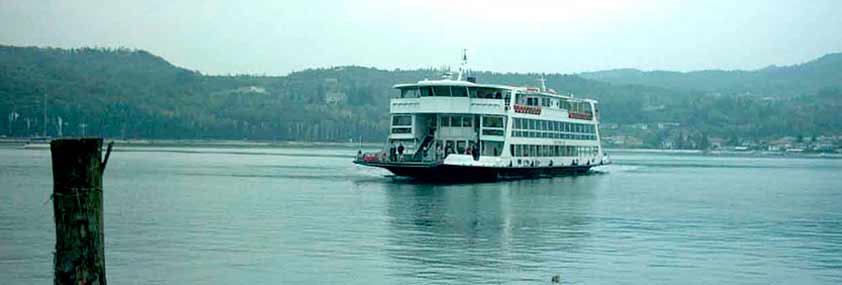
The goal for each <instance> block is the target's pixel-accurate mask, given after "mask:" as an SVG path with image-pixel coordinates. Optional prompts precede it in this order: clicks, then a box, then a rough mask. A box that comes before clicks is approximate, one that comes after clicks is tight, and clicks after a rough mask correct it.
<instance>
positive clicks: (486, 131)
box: [482, 129, 503, 136]
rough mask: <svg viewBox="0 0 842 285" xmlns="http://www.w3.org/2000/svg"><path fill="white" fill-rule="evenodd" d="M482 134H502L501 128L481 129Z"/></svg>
mask: <svg viewBox="0 0 842 285" xmlns="http://www.w3.org/2000/svg"><path fill="white" fill-rule="evenodd" d="M482 135H484V136H502V135H503V130H491V129H483V130H482Z"/></svg>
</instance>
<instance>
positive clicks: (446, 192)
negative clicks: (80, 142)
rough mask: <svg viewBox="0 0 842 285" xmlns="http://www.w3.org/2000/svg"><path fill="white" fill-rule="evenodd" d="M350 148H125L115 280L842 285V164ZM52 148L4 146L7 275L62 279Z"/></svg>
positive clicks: (108, 203) (1, 215)
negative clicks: (409, 174)
mask: <svg viewBox="0 0 842 285" xmlns="http://www.w3.org/2000/svg"><path fill="white" fill-rule="evenodd" d="M355 153H356V150H355V149H348V148H329V147H328V148H186V147H185V148H123V149H119V148H118V151H116V152H115V153H113V154H112V156H111V159H110V162H109V165H108V169H107V170H106V173H105V178H104V188H105V191H104V197H105V227H106V267H107V278H108V281H110V283H112V284H136V283H137V284H245V283H247V284H279V283H284V284H446V283H454V284H499V283H515V284H526V283H534V284H549V283H550V282H549V281H550V278H551V277H552V276H553V275H556V274H558V275H560V277H561V282H562V283H565V284H571V283H573V284H581V283H587V284H594V283H597V284H598V283H610V284H614V283H630V284H632V283H637V284H639V283H668V284H688V283H689V284H716V283H744V284H768V283H776V284H834V283H835V284H839V283H842V160H838V159H799V158H753V157H711V156H697V155H669V154H634V153H626V154H624V153H615V154H613V155H612V159H613V160H614V161H615V163H616V164H615V165H610V166H606V167H603V168H602V169H599V170H597V171H593V172H592V173H591V174H589V175H584V176H577V177H557V178H547V179H536V180H518V181H506V182H498V183H481V184H441V185H432V184H422V183H416V182H412V181H407V180H395V179H392V178H389V177H384V175H386V174H388V173H387V172H385V171H382V170H379V169H372V168H364V167H360V166H356V165H353V164H351V160H352V157H353V155H354V154H355ZM50 171H51V170H50V153H49V151H48V150H21V149H16V148H15V149H13V148H3V149H0V187H2V188H1V189H0V283H2V284H50V283H51V282H52V259H53V257H52V252H53V247H54V244H55V233H54V225H53V219H52V215H53V212H52V211H53V210H52V204H51V202H50V201H49V198H48V197H49V195H50V193H51V191H52V177H51V172H50Z"/></svg>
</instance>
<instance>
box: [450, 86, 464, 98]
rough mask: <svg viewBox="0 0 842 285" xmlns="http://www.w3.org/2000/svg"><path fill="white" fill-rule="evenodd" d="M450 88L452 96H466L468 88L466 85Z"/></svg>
mask: <svg viewBox="0 0 842 285" xmlns="http://www.w3.org/2000/svg"><path fill="white" fill-rule="evenodd" d="M450 90H451V91H452V92H453V96H456V97H468V89H467V88H466V87H461V86H453V87H451V88H450Z"/></svg>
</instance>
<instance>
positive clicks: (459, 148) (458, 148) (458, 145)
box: [456, 141, 467, 153]
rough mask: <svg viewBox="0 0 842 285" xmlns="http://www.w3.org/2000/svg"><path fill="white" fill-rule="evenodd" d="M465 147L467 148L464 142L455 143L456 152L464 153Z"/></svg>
mask: <svg viewBox="0 0 842 285" xmlns="http://www.w3.org/2000/svg"><path fill="white" fill-rule="evenodd" d="M465 146H467V143H466V142H465V141H457V142H456V152H458V153H465Z"/></svg>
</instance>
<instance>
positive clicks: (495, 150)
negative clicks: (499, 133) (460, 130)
mask: <svg viewBox="0 0 842 285" xmlns="http://www.w3.org/2000/svg"><path fill="white" fill-rule="evenodd" d="M481 143H482V144H481V147H482V149H481V150H480V151H481V154H482V155H484V156H499V155H500V150H502V149H503V142H495V141H481Z"/></svg>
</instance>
